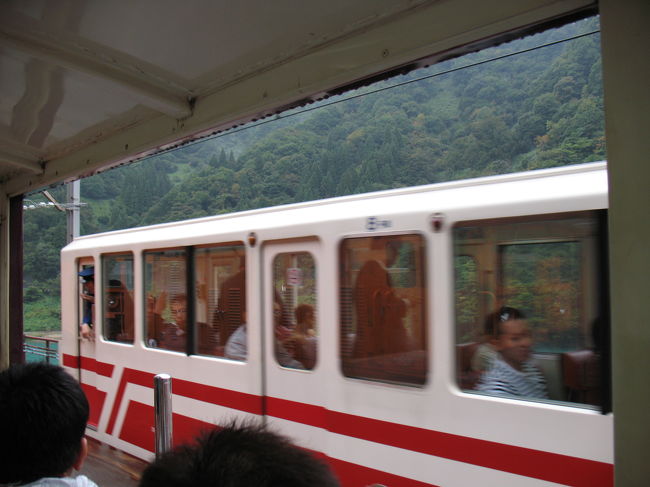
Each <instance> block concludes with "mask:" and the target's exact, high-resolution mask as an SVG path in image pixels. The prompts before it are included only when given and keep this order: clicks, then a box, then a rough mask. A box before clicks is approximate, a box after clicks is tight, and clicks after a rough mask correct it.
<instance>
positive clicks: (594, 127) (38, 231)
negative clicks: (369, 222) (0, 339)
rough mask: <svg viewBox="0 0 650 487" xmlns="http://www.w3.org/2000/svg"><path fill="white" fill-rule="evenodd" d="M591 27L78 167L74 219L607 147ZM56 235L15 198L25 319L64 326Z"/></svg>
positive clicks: (273, 198) (504, 168)
mask: <svg viewBox="0 0 650 487" xmlns="http://www.w3.org/2000/svg"><path fill="white" fill-rule="evenodd" d="M597 30H598V19H597V18H592V19H587V20H583V21H580V22H577V23H574V24H569V25H566V26H564V27H562V28H559V29H554V30H550V31H547V32H544V33H542V34H537V35H534V36H529V37H526V38H524V39H520V40H517V41H514V42H510V43H507V44H503V45H501V46H498V47H494V48H491V49H487V50H484V51H481V52H479V53H475V54H471V55H467V56H463V57H461V58H457V59H453V60H449V61H446V62H443V63H440V64H436V65H434V66H432V67H429V68H426V69H420V70H417V71H413V72H411V73H409V74H407V75H403V76H399V77H396V78H392V79H389V80H385V81H382V82H379V83H376V84H374V85H372V86H368V87H364V88H362V89H359V90H357V91H354V92H350V93H346V94H345V95H342V96H339V97H337V98H330V99H327V100H324V101H321V102H319V103H316V104H313V105H309V106H307V107H304V108H299V109H295V110H293V111H290V112H287V113H284V114H281V115H279V116H277V117H275V118H274V119H266V120H263V121H261V122H257V123H256V124H251V125H249V126H246V127H243V128H238V129H233V130H231V131H230V132H228V133H225V134H220V135H219V136H216V137H212V138H208V139H205V140H202V141H200V142H198V143H192V144H188V145H186V146H184V147H181V148H178V149H175V150H172V151H168V152H165V153H161V154H158V155H156V156H154V157H150V158H148V159H146V160H144V161H140V162H138V163H134V164H132V165H130V166H126V167H122V168H120V169H115V170H111V171H107V172H105V173H102V174H99V175H96V176H93V177H90V178H87V179H84V180H82V183H81V192H82V201H83V202H84V203H85V206H83V208H82V210H81V215H82V216H81V220H82V228H81V230H82V233H83V234H90V233H96V232H103V231H108V230H114V229H120V228H130V227H134V226H140V225H148V224H154V223H160V222H166V221H174V220H181V219H186V218H195V217H201V216H206V215H214V214H219V213H227V212H232V211H240V210H246V209H251V208H259V207H266V206H273V205H278V204H284V203H290V202H296V201H307V200H314V199H320V198H326V197H331V196H338V195H346V194H354V193H362V192H368V191H376V190H382V189H388V188H396V187H404V186H414V185H420V184H427V183H434V182H439V181H449V180H455V179H462V178H468V177H476V176H481V175H489V174H501V173H508V172H514V171H520V170H527V169H535V168H541V167H552V166H562V165H567V164H574V163H581V162H588V161H596V160H603V159H605V141H604V119H603V107H602V104H603V95H602V81H601V61H600V39H599V35H598V34H597V33H593V34H590V33H592V32H594V31H597ZM576 36H578V37H577V38H576V39H573V40H569V41H567V42H557V41H561V40H563V39H566V38H571V37H576ZM546 44H550V45H548V46H546V47H542V48H539V49H534V48H535V47H537V46H542V45H546ZM522 51H525V52H522ZM515 53H517V54H515ZM50 192H51V193H53V194H54V195H55V196H56V197H57V198H58V199H59V200H62V201H63V200H64V199H65V191H64V189H63V188H62V187H59V188H53V189H51V190H50ZM28 198H29V199H31V200H33V201H39V200H40V199H42V197H41V196H40V195H39V194H34V195H31V196H28ZM63 245H65V215H63V214H62V213H55V210H51V209H38V210H28V211H26V212H25V329H26V330H27V331H36V330H57V329H58V328H59V326H60V324H59V315H60V313H59V304H58V295H59V251H60V249H61V247H62V246H63Z"/></svg>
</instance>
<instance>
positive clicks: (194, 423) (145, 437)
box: [120, 401, 216, 453]
mask: <svg viewBox="0 0 650 487" xmlns="http://www.w3.org/2000/svg"><path fill="white" fill-rule="evenodd" d="M215 427H216V426H215V425H213V424H210V423H206V422H204V421H200V420H198V419H195V418H190V417H188V416H183V415H182V414H176V413H174V414H173V415H172V431H173V432H174V440H173V441H174V445H180V444H183V443H192V442H193V441H194V438H196V436H197V435H198V434H200V433H201V432H202V431H205V430H209V429H212V428H215ZM120 439H122V440H124V441H128V442H129V443H132V444H134V445H136V446H139V447H140V448H144V449H145V450H147V451H150V452H152V453H154V452H155V441H156V439H155V431H154V410H153V407H152V406H149V405H147V404H142V403H141V402H137V401H129V406H128V408H127V411H126V416H125V417H124V424H123V425H122V431H120Z"/></svg>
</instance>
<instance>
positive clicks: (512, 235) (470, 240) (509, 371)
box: [453, 211, 606, 405]
mask: <svg viewBox="0 0 650 487" xmlns="http://www.w3.org/2000/svg"><path fill="white" fill-rule="evenodd" d="M600 233H601V231H600V226H599V215H598V212H595V211H592V212H579V213H569V214H557V215H544V216H536V217H535V216H533V217H526V218H508V219H502V220H489V221H479V222H466V223H460V224H456V225H455V228H454V232H453V234H454V251H455V265H456V269H455V278H456V285H455V291H456V300H455V302H456V358H457V379H458V384H459V386H460V387H461V388H463V389H468V390H472V389H473V390H476V391H479V392H483V393H488V394H495V395H504V396H509V397H517V398H521V399H544V400H557V401H563V402H571V403H581V404H591V405H597V404H599V403H600V395H601V393H602V390H601V389H602V388H601V384H600V380H601V379H600V377H601V373H600V371H601V359H600V357H601V356H602V343H600V341H599V339H598V337H599V336H600V329H599V328H600V326H601V325H600V323H601V322H602V321H601V318H600V316H599V315H600V314H601V310H602V307H601V306H600V301H601V289H602V288H601V286H600V282H601V281H602V279H603V278H602V276H601V272H602V269H600V265H601V260H600V256H599V239H600V238H601V237H600ZM466 256H470V257H471V259H472V260H473V262H475V265H476V267H477V268H476V269H475V270H472V269H471V268H470V267H471V264H469V261H468V260H467V257H466ZM474 274H475V275H476V276H477V279H474V277H472V275H474ZM470 281H471V282H475V283H476V284H474V283H472V284H468V283H469V282H470ZM605 299H606V298H605ZM474 310H478V311H479V312H478V313H476V312H475V311H474Z"/></svg>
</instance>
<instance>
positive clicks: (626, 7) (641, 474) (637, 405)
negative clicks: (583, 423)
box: [599, 0, 650, 487]
mask: <svg viewBox="0 0 650 487" xmlns="http://www.w3.org/2000/svg"><path fill="white" fill-rule="evenodd" d="M599 6H600V15H601V18H600V23H601V39H602V59H603V85H604V93H605V129H606V134H605V138H606V140H607V161H608V170H609V184H610V192H609V198H610V218H609V225H610V237H609V238H610V243H609V247H610V262H611V266H610V267H611V271H610V274H611V298H612V360H613V370H612V379H613V381H612V382H613V409H614V459H615V461H614V470H615V484H616V486H617V487H628V486H629V487H632V486H640V485H648V478H649V477H650V462H648V451H650V420H648V404H650V380H648V370H650V353H648V350H650V326H649V324H648V317H649V316H650V300H649V299H648V296H649V293H650V253H649V252H648V241H649V240H650V219H648V209H649V208H650V193H648V181H650V165H649V164H648V154H649V153H650V138H649V137H648V134H649V133H650V96H648V86H650V58H649V57H648V53H647V46H648V45H650V30H648V20H650V2H648V1H647V0H626V1H624V2H621V1H620V0H601V1H600V2H599Z"/></svg>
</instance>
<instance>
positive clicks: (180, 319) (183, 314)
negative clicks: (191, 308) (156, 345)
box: [160, 294, 187, 352]
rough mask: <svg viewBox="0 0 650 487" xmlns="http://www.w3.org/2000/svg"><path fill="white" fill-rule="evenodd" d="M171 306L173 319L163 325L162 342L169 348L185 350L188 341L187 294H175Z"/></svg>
mask: <svg viewBox="0 0 650 487" xmlns="http://www.w3.org/2000/svg"><path fill="white" fill-rule="evenodd" d="M170 308H171V319H170V320H169V321H167V322H165V323H164V325H163V329H162V334H161V341H160V343H161V346H162V347H163V348H166V349H167V350H175V351H177V352H183V351H185V344H186V341H187V333H186V332H187V296H186V295H185V294H177V295H175V296H174V297H173V298H172V302H171V307H170Z"/></svg>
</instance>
